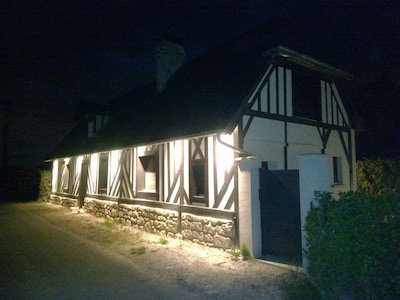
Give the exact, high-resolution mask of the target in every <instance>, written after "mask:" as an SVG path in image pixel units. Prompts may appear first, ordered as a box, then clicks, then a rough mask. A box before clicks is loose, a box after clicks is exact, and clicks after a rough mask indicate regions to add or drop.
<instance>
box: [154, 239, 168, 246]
mask: <svg viewBox="0 0 400 300" xmlns="http://www.w3.org/2000/svg"><path fill="white" fill-rule="evenodd" d="M157 244H161V245H167V244H168V240H167V239H166V238H165V237H160V239H159V240H158V243H157Z"/></svg>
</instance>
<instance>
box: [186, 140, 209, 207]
mask: <svg viewBox="0 0 400 300" xmlns="http://www.w3.org/2000/svg"><path fill="white" fill-rule="evenodd" d="M206 142H207V139H206V138H200V139H195V140H192V141H191V143H190V145H191V150H190V153H191V159H190V181H189V189H190V202H191V203H192V204H195V205H202V206H207V158H206V149H207V144H206Z"/></svg>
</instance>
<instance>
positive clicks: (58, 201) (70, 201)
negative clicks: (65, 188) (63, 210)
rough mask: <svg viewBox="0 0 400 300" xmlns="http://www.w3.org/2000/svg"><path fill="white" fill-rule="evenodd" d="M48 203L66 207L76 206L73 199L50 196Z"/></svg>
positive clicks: (75, 200)
mask: <svg viewBox="0 0 400 300" xmlns="http://www.w3.org/2000/svg"><path fill="white" fill-rule="evenodd" d="M50 203H53V204H58V205H62V206H66V207H73V206H78V200H77V199H74V198H69V197H64V196H56V195H50Z"/></svg>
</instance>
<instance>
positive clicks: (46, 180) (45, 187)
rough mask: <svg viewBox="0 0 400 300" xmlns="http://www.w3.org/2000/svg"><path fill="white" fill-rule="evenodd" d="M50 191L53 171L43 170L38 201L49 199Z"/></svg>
mask: <svg viewBox="0 0 400 300" xmlns="http://www.w3.org/2000/svg"><path fill="white" fill-rule="evenodd" d="M50 192H51V172H50V171H48V170H41V171H40V187H39V197H38V201H44V202H47V201H49V200H50Z"/></svg>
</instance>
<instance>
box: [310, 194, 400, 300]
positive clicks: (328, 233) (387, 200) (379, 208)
mask: <svg viewBox="0 0 400 300" xmlns="http://www.w3.org/2000/svg"><path fill="white" fill-rule="evenodd" d="M339 198H340V199H339V200H334V199H333V197H332V195H331V194H330V193H318V194H316V200H317V201H319V204H320V205H319V207H317V208H314V209H313V210H312V211H311V212H310V213H309V215H308V216H307V219H306V225H305V231H306V233H307V236H308V240H307V243H308V251H307V256H308V259H309V262H310V265H309V274H310V276H311V277H312V278H314V280H315V282H316V283H317V285H318V286H319V288H321V289H322V290H325V291H328V292H333V293H336V294H337V293H345V294H349V295H351V296H353V297H355V298H356V299H398V298H397V297H400V195H399V194H398V193H397V194H396V193H391V194H383V195H380V196H378V197H372V196H370V195H367V194H366V193H364V192H347V193H343V194H340V196H339Z"/></svg>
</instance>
